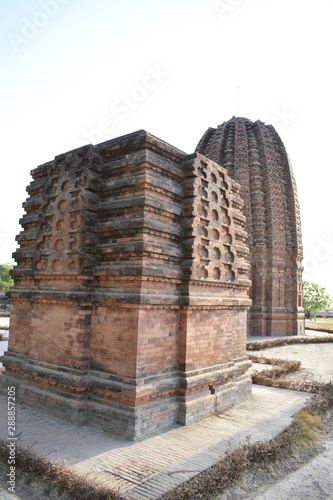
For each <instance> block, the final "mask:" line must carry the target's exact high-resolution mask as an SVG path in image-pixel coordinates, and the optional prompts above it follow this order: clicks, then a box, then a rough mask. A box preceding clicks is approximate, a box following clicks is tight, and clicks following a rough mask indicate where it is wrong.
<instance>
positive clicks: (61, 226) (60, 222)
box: [56, 219, 66, 231]
mask: <svg viewBox="0 0 333 500" xmlns="http://www.w3.org/2000/svg"><path fill="white" fill-rule="evenodd" d="M65 225H66V223H65V219H59V220H58V221H57V223H56V228H57V230H58V231H62V230H63V229H64V227H65Z"/></svg>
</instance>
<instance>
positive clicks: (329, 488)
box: [211, 412, 333, 500]
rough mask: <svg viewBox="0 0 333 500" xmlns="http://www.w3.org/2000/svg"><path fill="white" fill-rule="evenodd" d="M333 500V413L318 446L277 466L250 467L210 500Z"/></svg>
mask: <svg viewBox="0 0 333 500" xmlns="http://www.w3.org/2000/svg"><path fill="white" fill-rule="evenodd" d="M243 499H244V500H287V499H288V500H307V499H309V500H310V499H311V500H329V499H333V412H330V413H329V414H328V415H327V416H326V418H325V420H324V422H323V428H322V430H321V432H320V434H318V442H317V443H315V444H314V445H313V446H312V447H307V448H302V449H300V450H299V451H298V452H297V454H295V455H292V456H291V457H288V458H285V459H283V460H279V461H277V462H275V463H270V464H268V465H262V466H252V467H250V468H249V469H248V470H247V471H246V472H245V473H244V474H243V476H242V478H241V480H240V481H239V482H238V483H237V484H236V485H235V486H232V487H230V488H227V489H225V490H224V492H223V493H222V494H220V495H218V496H215V497H214V498H212V499H211V500H243Z"/></svg>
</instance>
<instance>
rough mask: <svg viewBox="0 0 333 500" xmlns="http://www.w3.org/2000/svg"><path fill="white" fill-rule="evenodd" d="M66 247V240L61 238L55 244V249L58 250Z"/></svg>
mask: <svg viewBox="0 0 333 500" xmlns="http://www.w3.org/2000/svg"><path fill="white" fill-rule="evenodd" d="M64 246H65V243H64V240H62V239H61V238H58V239H57V240H56V241H55V242H54V248H55V249H56V250H62V249H63V248H64Z"/></svg>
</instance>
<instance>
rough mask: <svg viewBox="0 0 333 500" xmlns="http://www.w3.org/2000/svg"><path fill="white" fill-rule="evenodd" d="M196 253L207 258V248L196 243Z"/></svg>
mask: <svg viewBox="0 0 333 500" xmlns="http://www.w3.org/2000/svg"><path fill="white" fill-rule="evenodd" d="M198 255H199V257H204V258H205V259H207V258H208V249H207V248H206V247H205V246H204V245H198Z"/></svg>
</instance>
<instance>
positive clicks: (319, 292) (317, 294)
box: [303, 281, 332, 319]
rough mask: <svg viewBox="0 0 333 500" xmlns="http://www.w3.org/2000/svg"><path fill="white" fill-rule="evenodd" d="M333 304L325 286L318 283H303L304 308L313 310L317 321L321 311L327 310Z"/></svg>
mask: <svg viewBox="0 0 333 500" xmlns="http://www.w3.org/2000/svg"><path fill="white" fill-rule="evenodd" d="M331 304H332V299H331V297H330V296H329V294H328V293H327V291H326V288H324V287H323V286H320V285H317V283H309V282H308V281H304V283H303V307H304V309H311V311H312V312H313V314H314V318H315V319H316V313H317V311H318V310H319V309H326V308H327V307H329V306H330V305H331Z"/></svg>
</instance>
